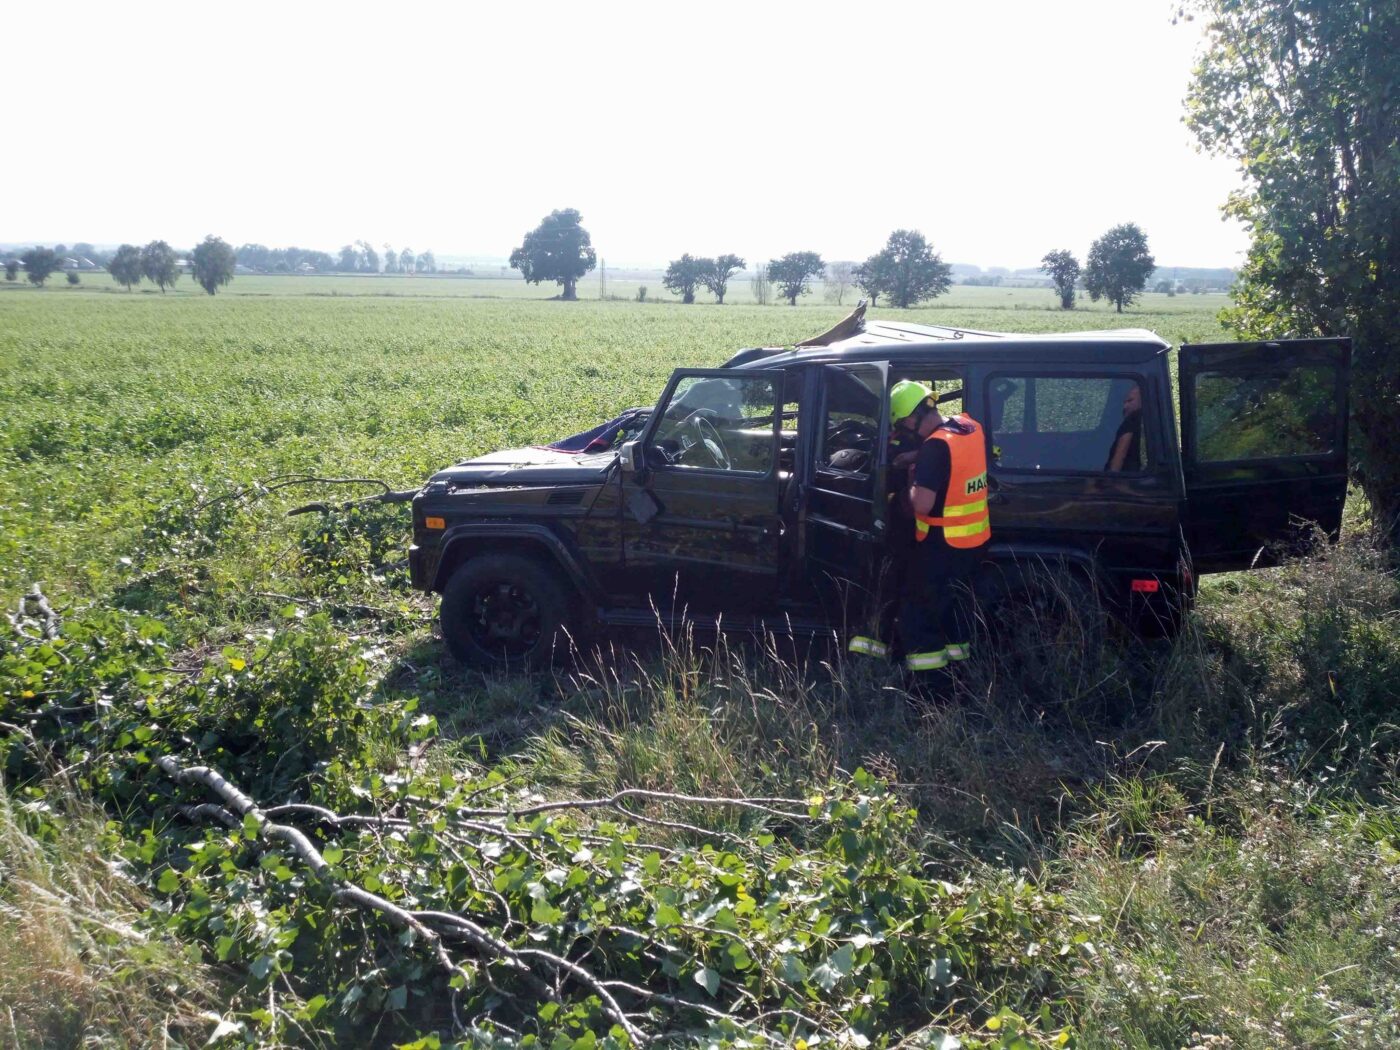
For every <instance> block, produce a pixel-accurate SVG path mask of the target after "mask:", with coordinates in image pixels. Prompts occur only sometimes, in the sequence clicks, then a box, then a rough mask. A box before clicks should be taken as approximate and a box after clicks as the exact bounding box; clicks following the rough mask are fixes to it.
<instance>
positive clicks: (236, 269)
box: [233, 263, 258, 276]
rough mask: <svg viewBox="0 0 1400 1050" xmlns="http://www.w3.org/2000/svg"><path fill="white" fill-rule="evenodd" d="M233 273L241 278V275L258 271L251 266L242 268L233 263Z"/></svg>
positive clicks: (238, 264) (240, 264)
mask: <svg viewBox="0 0 1400 1050" xmlns="http://www.w3.org/2000/svg"><path fill="white" fill-rule="evenodd" d="M233 272H234V274H235V275H237V276H242V275H243V274H249V273H257V272H258V271H257V270H255V269H253V268H252V267H251V266H244V265H243V264H242V263H234V264H233Z"/></svg>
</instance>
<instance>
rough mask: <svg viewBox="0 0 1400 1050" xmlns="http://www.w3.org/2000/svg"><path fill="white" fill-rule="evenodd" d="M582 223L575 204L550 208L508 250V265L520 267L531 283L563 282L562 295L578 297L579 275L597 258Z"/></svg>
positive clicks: (569, 298) (591, 266) (516, 268)
mask: <svg viewBox="0 0 1400 1050" xmlns="http://www.w3.org/2000/svg"><path fill="white" fill-rule="evenodd" d="M582 223H583V216H582V215H580V214H579V213H578V210H577V209H575V208H561V209H559V210H557V211H552V212H550V213H549V214H548V215H546V216H545V217H544V219H543V220H542V221H541V222H540V224H539V225H538V226H536V227H535V228H534V229H533V230H531V231H530V232H529V233H527V234H526V235H525V241H524V243H523V244H521V245H520V247H519V248H516V249H515V251H513V252H511V253H510V266H511V269H513V270H519V271H520V273H521V275H522V276H523V277H524V278H525V280H526V281H528V282H530V283H531V284H540V283H541V282H543V281H553V282H555V283H556V284H559V285H562V286H563V288H564V291H563V293H562V294H561V295H560V296H559V298H561V299H567V300H570V301H573V300H575V299H577V298H578V279H579V278H580V277H582V276H583V275H584V274H586V273H587V272H588V271H589V270H591V269H593V267H594V265H595V264H596V262H597V253H595V252H594V251H593V238H592V237H590V236H589V235H588V231H587V230H585V229H584V228H583V225H582Z"/></svg>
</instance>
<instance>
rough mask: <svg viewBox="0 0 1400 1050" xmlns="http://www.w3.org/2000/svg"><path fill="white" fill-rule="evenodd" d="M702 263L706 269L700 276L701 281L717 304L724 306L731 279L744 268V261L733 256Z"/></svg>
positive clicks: (704, 260)
mask: <svg viewBox="0 0 1400 1050" xmlns="http://www.w3.org/2000/svg"><path fill="white" fill-rule="evenodd" d="M701 261H702V262H703V263H704V264H705V267H704V270H703V272H702V273H701V274H700V281H701V283H702V284H704V286H705V287H706V288H708V289H709V290H710V294H711V295H713V296H714V297H715V302H717V303H719V304H720V305H721V306H723V305H724V296H725V293H726V292H728V291H729V278H731V277H733V276H734V275H735V274H736V273H738V272H739V271H740V270H742V269H743V268H744V260H743V259H741V258H739V257H738V256H737V255H732V254H731V255H721V256H719V257H718V258H715V259H703V260H701Z"/></svg>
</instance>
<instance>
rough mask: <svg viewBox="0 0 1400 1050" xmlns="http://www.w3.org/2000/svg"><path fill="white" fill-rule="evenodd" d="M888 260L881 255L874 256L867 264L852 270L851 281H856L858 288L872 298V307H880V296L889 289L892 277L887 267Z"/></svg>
mask: <svg viewBox="0 0 1400 1050" xmlns="http://www.w3.org/2000/svg"><path fill="white" fill-rule="evenodd" d="M886 262H887V260H885V259H883V258H881V256H879V255H872V256H871V257H870V258H869V259H866V260H865V262H863V263H861V264H860V265H858V266H856V267H855V268H854V269H852V270H851V280H853V281H855V283H856V287H857V288H859V289H860V290H861V291H863V292H864V293H865V294H866V295H867V296H869V298H870V305H871V306H879V305H880V296H882V295H884V294H885V291H886V289H888V288H889V283H890V275H889V272H888V268H887V267H886V265H885V264H886Z"/></svg>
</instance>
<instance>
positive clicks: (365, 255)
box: [355, 241, 379, 273]
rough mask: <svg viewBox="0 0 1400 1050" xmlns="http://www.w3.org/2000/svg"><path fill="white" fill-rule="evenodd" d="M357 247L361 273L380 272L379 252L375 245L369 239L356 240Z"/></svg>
mask: <svg viewBox="0 0 1400 1050" xmlns="http://www.w3.org/2000/svg"><path fill="white" fill-rule="evenodd" d="M355 247H356V248H358V249H359V252H358V256H359V263H360V272H361V273H378V272H379V253H378V252H377V251H375V250H374V245H372V244H370V243H369V242H368V241H356V242H355Z"/></svg>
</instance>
